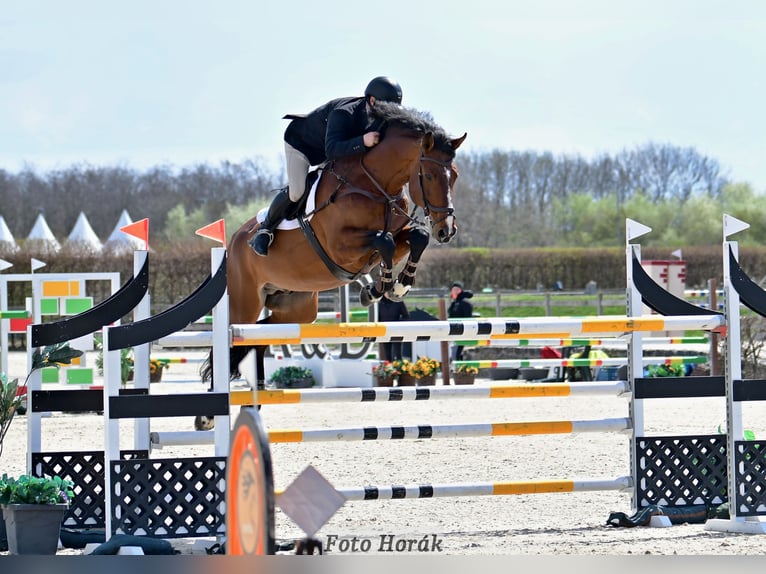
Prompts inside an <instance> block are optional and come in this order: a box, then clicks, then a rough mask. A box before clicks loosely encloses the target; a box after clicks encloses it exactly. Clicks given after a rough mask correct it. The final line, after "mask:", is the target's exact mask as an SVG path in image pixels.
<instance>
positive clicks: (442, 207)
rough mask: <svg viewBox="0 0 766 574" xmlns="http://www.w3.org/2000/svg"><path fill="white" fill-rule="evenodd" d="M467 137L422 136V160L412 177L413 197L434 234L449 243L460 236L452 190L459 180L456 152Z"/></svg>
mask: <svg viewBox="0 0 766 574" xmlns="http://www.w3.org/2000/svg"><path fill="white" fill-rule="evenodd" d="M467 136H468V134H467V133H465V134H463V135H462V136H461V137H459V138H449V137H447V136H446V134H444V133H443V132H428V133H426V134H425V136H423V142H422V149H421V155H420V160H419V162H418V165H417V166H416V169H415V170H413V172H412V174H411V177H410V197H412V200H413V201H414V202H415V203H416V204H417V205H419V206H420V207H422V208H423V211H424V212H425V214H426V216H427V217H428V219H429V220H430V222H431V235H432V236H433V237H434V239H436V240H437V241H438V242H439V243H447V242H449V240H450V239H452V237H453V236H454V235H455V233H457V218H456V217H455V208H454V207H453V205H452V190H453V189H454V186H455V182H456V181H457V178H458V170H457V167H456V166H455V162H454V159H455V152H456V151H457V148H459V147H460V144H462V143H463V142H464V141H465V138H466V137H467Z"/></svg>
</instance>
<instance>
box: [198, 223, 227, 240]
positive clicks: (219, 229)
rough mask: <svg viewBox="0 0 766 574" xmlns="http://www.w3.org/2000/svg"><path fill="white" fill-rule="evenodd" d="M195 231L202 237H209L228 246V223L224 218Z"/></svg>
mask: <svg viewBox="0 0 766 574" xmlns="http://www.w3.org/2000/svg"><path fill="white" fill-rule="evenodd" d="M195 233H196V234H197V235H199V236H201V237H207V238H208V239H212V240H213V241H217V242H218V243H220V244H222V245H223V246H224V247H226V224H225V223H224V221H223V219H219V220H218V221H215V222H213V223H211V224H210V225H206V226H205V227H200V228H199V229H198V230H197V231H195Z"/></svg>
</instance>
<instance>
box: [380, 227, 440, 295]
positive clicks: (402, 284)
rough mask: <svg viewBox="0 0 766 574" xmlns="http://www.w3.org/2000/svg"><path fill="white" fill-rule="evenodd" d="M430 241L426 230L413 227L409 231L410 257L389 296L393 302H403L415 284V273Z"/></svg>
mask: <svg viewBox="0 0 766 574" xmlns="http://www.w3.org/2000/svg"><path fill="white" fill-rule="evenodd" d="M429 239H430V237H429V235H428V232H427V231H425V230H424V229H420V228H416V227H413V228H412V229H410V230H409V233H408V234H407V239H406V240H407V243H408V244H409V247H410V255H409V257H407V263H405V264H404V268H403V269H402V271H401V272H400V273H399V277H397V278H396V283H394V285H393V288H392V289H391V294H390V295H389V296H390V298H391V299H392V300H394V301H401V300H402V299H403V298H404V297H405V295H407V293H409V291H410V289H411V288H412V286H413V285H414V284H415V271H417V268H418V263H419V262H420V257H421V256H422V255H423V252H424V251H425V250H426V247H428V241H429Z"/></svg>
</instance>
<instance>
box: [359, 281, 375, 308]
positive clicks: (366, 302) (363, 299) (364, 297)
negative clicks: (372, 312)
mask: <svg viewBox="0 0 766 574" xmlns="http://www.w3.org/2000/svg"><path fill="white" fill-rule="evenodd" d="M378 301H380V297H373V295H372V289H371V288H370V286H369V285H367V286H365V287H364V288H363V289H362V290H361V291H360V292H359V302H360V303H361V304H362V306H363V307H369V306H370V305H372V304H373V303H377V302H378Z"/></svg>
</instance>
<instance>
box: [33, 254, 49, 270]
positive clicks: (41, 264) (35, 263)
mask: <svg viewBox="0 0 766 574" xmlns="http://www.w3.org/2000/svg"><path fill="white" fill-rule="evenodd" d="M46 265H47V263H45V262H43V261H40V260H39V259H35V258H34V257H32V272H35V271H37V270H38V269H41V268H42V267H45V266H46Z"/></svg>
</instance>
